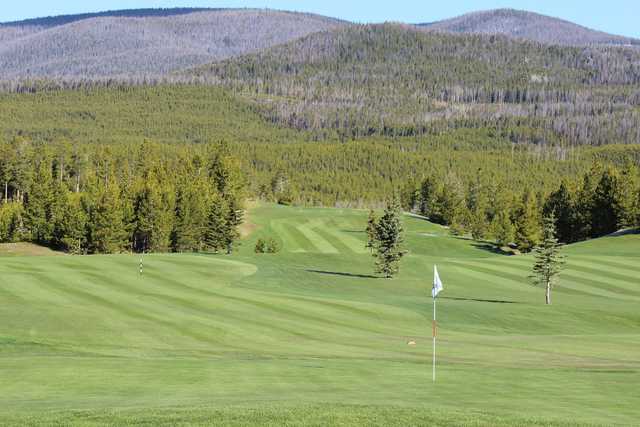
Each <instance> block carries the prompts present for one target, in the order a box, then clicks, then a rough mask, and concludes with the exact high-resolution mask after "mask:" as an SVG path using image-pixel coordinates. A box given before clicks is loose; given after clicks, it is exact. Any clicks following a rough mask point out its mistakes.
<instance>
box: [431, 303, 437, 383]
mask: <svg viewBox="0 0 640 427" xmlns="http://www.w3.org/2000/svg"><path fill="white" fill-rule="evenodd" d="M436 327H437V326H436V299H435V298H434V299H433V363H432V367H433V382H436Z"/></svg>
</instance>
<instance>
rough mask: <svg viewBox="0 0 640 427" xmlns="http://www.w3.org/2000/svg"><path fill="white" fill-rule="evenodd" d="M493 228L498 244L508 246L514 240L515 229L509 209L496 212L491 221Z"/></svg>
mask: <svg viewBox="0 0 640 427" xmlns="http://www.w3.org/2000/svg"><path fill="white" fill-rule="evenodd" d="M491 229H492V233H493V235H494V237H495V239H496V244H497V245H498V246H500V247H503V246H507V245H508V244H509V243H511V242H513V236H514V229H513V223H512V222H511V216H510V215H509V212H508V211H506V210H502V211H499V212H498V213H497V214H496V216H495V217H494V218H493V222H492V223H491Z"/></svg>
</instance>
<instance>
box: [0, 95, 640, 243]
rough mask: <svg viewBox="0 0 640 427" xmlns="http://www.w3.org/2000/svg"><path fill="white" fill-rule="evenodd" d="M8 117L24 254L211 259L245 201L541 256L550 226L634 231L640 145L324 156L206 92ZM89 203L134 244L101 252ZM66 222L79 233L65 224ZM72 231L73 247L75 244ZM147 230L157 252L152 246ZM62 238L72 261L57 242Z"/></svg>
mask: <svg viewBox="0 0 640 427" xmlns="http://www.w3.org/2000/svg"><path fill="white" fill-rule="evenodd" d="M0 102H1V103H2V105H3V108H4V111H5V112H6V114H5V120H4V121H2V122H0V183H1V184H2V189H3V190H4V191H3V194H2V196H3V200H4V201H5V203H1V205H2V206H1V207H0V240H3V241H15V240H21V239H25V238H26V239H30V240H34V241H36V242H40V243H46V244H50V245H53V246H57V247H62V248H66V249H67V250H71V251H74V252H77V251H80V252H99V251H119V250H126V249H128V250H131V249H135V250H144V248H147V249H149V250H155V251H164V250H187V249H185V248H190V249H191V250H198V249H203V248H207V247H214V248H215V247H216V246H207V245H210V243H207V240H205V239H206V238H207V237H206V235H205V234H204V230H207V229H209V228H208V225H207V224H208V221H209V220H210V218H209V217H208V216H207V215H208V213H210V211H209V209H214V208H215V209H217V210H216V211H215V212H217V214H216V215H215V216H213V217H212V218H211V220H212V221H213V218H218V217H220V218H223V222H222V226H224V224H226V221H228V219H226V218H228V217H227V214H225V213H224V212H227V213H229V214H231V213H232V212H238V211H241V209H238V210H236V209H232V210H228V209H229V208H228V207H229V206H240V205H241V200H242V199H243V198H244V197H245V196H248V197H253V198H258V199H262V200H267V201H273V202H278V203H281V204H296V205H312V206H339V207H376V206H381V205H382V204H383V203H384V201H385V199H386V198H388V197H389V196H390V195H392V194H394V192H395V193H396V194H398V195H399V196H400V199H401V202H402V205H403V208H404V209H405V210H409V211H413V212H417V213H420V214H421V215H424V216H426V217H428V218H429V219H430V220H431V221H433V222H437V223H440V224H444V225H447V226H449V227H450V229H451V230H452V231H453V232H454V233H457V234H461V235H472V236H473V237H475V238H477V239H491V240H495V241H498V242H500V243H501V244H506V243H511V242H516V244H517V245H518V247H519V248H520V249H522V250H528V249H530V248H531V245H532V244H534V243H535V242H536V241H537V240H536V239H537V238H538V236H539V231H540V229H539V224H540V220H541V218H542V217H543V215H545V214H546V213H548V212H550V211H554V212H555V213H556V215H557V217H558V229H559V236H560V237H561V239H562V240H563V241H574V240H582V239H586V238H589V237H594V236H600V235H603V234H608V233H610V232H613V231H616V230H617V229H618V228H620V227H629V226H636V225H640V224H639V222H640V215H639V214H638V213H639V212H640V176H639V175H640V173H639V170H638V164H640V146H638V145H636V144H632V145H606V146H603V147H570V148H561V147H552V146H542V145H533V144H513V143H511V141H510V140H509V139H507V138H504V137H502V136H500V135H497V134H496V133H495V131H494V130H493V129H490V128H481V129H451V130H448V131H446V132H442V133H440V134H438V135H420V136H418V135H414V136H404V137H401V136H395V137H381V136H370V137H363V138H360V139H358V140H346V141H343V140H341V139H340V138H338V137H337V136H333V137H328V138H327V139H325V140H322V141H318V140H317V138H316V135H315V134H314V133H313V132H308V131H299V130H295V129H291V128H288V127H279V126H277V125H275V124H273V123H270V122H268V121H266V120H264V119H263V118H262V117H261V116H260V115H259V114H257V113H256V111H255V107H252V106H251V105H249V104H247V102H246V101H242V100H239V99H237V98H236V97H234V96H233V95H232V94H231V93H229V92H228V91H225V90H222V89H220V88H216V87H212V86H191V85H178V86H175V85H174V86H155V87H133V88H131V87H113V88H93V89H86V88H85V89H83V90H62V91H43V92H37V93H23V94H2V95H0ZM216 159H225V160H224V161H223V162H221V161H220V160H216ZM211 171H214V172H211ZM218 179H224V180H225V182H227V179H229V180H230V181H229V182H233V183H234V184H233V185H232V188H233V191H231V192H230V193H229V192H225V191H222V190H220V188H221V187H219V184H218V181H217V180H218ZM561 183H562V185H561ZM185 189H190V190H189V191H191V193H188V194H190V195H191V196H188V198H186V199H185V198H183V197H187V196H186V195H183V193H182V192H183V191H186V190H185ZM107 190H109V191H111V193H107ZM115 194H117V196H115ZM229 194H232V195H233V196H229ZM225 195H226V196H225ZM105 197H106V199H105ZM109 197H110V198H109ZM229 197H231V198H229ZM116 199H117V200H118V201H117V202H116ZM101 200H102V201H101ZM212 201H218V202H220V204H212V203H213V202H212ZM60 203H61V204H62V205H59V204H60ZM96 203H98V204H99V203H103V205H99V206H103V208H102V209H103V211H100V212H103V213H105V214H106V212H111V210H113V211H114V212H115V214H114V216H110V217H109V218H110V219H109V221H116V223H117V224H123V225H122V226H123V227H124V229H125V230H127V232H126V233H121V234H117V236H116V237H117V239H116V242H117V243H115V244H113V245H111V244H109V246H98V245H97V244H96V243H92V242H94V241H95V240H92V239H95V237H93V236H95V235H96V234H95V232H94V231H93V228H92V227H95V226H96V225H95V224H98V225H97V226H99V227H101V226H103V225H100V224H105V222H104V221H106V220H104V221H103V219H102V217H100V216H95V215H96V210H95V209H94V207H93V206H95V204H96ZM181 203H187V206H191V207H190V208H189V209H187V210H184V209H183V208H181V207H180V206H181ZM111 204H113V206H112V205H111ZM104 206H109V208H107V207H104ZM136 209H137V211H136ZM60 212H75V213H76V214H77V217H73V218H75V219H73V220H72V219H71V218H67V217H65V216H62V218H63V219H60V217H59V213H60ZM136 212H138V213H137V214H136ZM183 212H188V213H189V215H190V216H195V218H196V219H193V220H192V221H194V223H195V224H196V225H195V226H194V227H195V230H200V231H195V232H194V231H189V233H188V237H186V238H185V239H187V240H188V241H190V242H195V243H190V244H189V245H186V244H184V245H183V244H182V243H179V242H180V241H181V240H180V239H178V236H180V235H181V234H182V232H180V231H179V230H180V229H176V227H177V226H178V224H179V223H180V222H179V221H181V219H180V218H181V215H186V213H183ZM65 215H66V214H65ZM92 215H94V216H92ZM136 215H139V216H136ZM140 215H141V216H140ZM33 218H38V219H37V220H35V219H33ZM114 218H115V219H114ZM136 218H138V219H136ZM236 218H240V214H238V216H237V217H236ZM68 221H70V222H68ZM74 221H75V222H74ZM109 221H107V222H106V224H110V223H111V222H109ZM69 223H70V224H72V225H73V224H75V225H73V227H79V228H75V229H73V228H71V230H76V232H77V233H78V234H68V233H70V231H69V230H70V229H68V228H65V227H71V226H69V225H66V224H69ZM149 224H152V225H149ZM218 225H220V224H218ZM145 227H146V228H145ZM216 227H217V226H216ZM225 227H226V226H224V227H223V228H222V229H223V230H233V227H231V228H225ZM109 229H111V228H109ZM189 229H190V230H192V229H191V228H189ZM214 229H218V228H214ZM78 230H80V231H78ZM135 230H146V231H144V232H136V231H135ZM149 230H152V231H153V233H152V234H151V235H152V236H155V237H153V238H151V237H149V238H148V239H149V240H148V243H146V242H147V240H145V239H146V237H145V236H147V235H148V233H150V232H151V231H149ZM68 235H72V236H76V237H74V238H77V239H80V240H79V241H80V242H81V243H79V244H78V245H79V246H77V247H74V246H68V245H69V242H68V241H67V240H63V239H64V237H60V236H68ZM98 235H100V234H98ZM158 236H162V237H158ZM194 236H195V237H194ZM218 237H219V236H218ZM218 237H211V236H209V237H208V239H209V242H211V241H213V242H215V241H220V240H216V239H218ZM156 238H157V239H159V240H154V239H156ZM212 239H213V240H212ZM74 241H77V240H74ZM223 241H224V240H223ZM65 242H66V243H65ZM158 242H160V243H158ZM147 244H148V245H149V246H147ZM223 249H224V248H220V250H223Z"/></svg>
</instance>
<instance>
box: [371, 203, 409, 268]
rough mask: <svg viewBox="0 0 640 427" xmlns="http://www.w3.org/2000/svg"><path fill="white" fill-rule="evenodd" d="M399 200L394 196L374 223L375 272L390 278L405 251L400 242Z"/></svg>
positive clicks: (402, 232) (401, 233) (402, 236)
mask: <svg viewBox="0 0 640 427" xmlns="http://www.w3.org/2000/svg"><path fill="white" fill-rule="evenodd" d="M400 215H401V211H400V202H399V201H398V199H397V197H394V198H393V200H392V201H391V202H389V204H387V207H386V209H385V210H384V215H382V217H381V218H380V220H379V221H378V222H377V223H376V228H375V246H374V256H375V257H376V258H377V261H376V273H380V274H383V275H384V277H386V278H388V279H390V278H392V277H393V276H394V275H395V274H396V273H398V270H399V268H400V267H399V264H400V260H401V259H402V257H403V256H404V254H405V253H406V251H405V250H404V249H403V247H402V244H403V242H404V230H403V228H402V221H401V219H400Z"/></svg>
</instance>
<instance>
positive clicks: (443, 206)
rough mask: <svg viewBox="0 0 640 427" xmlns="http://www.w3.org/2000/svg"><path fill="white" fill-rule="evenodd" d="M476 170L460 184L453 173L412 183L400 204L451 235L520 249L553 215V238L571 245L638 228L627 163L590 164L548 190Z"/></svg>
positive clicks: (638, 194)
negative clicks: (517, 185)
mask: <svg viewBox="0 0 640 427" xmlns="http://www.w3.org/2000/svg"><path fill="white" fill-rule="evenodd" d="M503 184H504V183H503V182H500V181H496V180H494V179H493V178H492V176H491V174H490V173H488V171H485V170H483V169H478V170H477V171H476V174H475V178H474V179H471V180H469V181H467V182H466V183H465V182H463V181H462V180H461V179H460V178H459V177H458V175H457V174H456V173H455V172H454V171H449V172H447V173H446V174H445V175H444V176H440V177H437V176H430V177H427V178H425V179H424V180H422V182H420V183H419V185H418V186H416V185H415V183H413V182H410V183H408V184H407V185H406V186H405V189H404V191H403V193H402V194H403V205H404V208H405V209H407V210H412V211H414V212H418V213H420V214H421V215H423V216H425V217H427V218H429V220H431V221H432V222H435V223H438V224H442V225H445V226H449V227H450V229H451V231H452V232H453V233H454V234H459V235H463V234H470V235H471V236H472V237H473V238H474V239H476V240H486V239H489V240H493V241H495V242H496V243H497V244H498V245H500V246H507V245H510V244H515V246H516V247H517V248H518V249H519V250H520V251H523V252H529V251H531V250H532V249H533V248H534V247H536V246H537V245H538V244H539V243H540V242H541V239H542V236H543V224H544V221H543V219H544V218H548V217H553V218H554V220H553V221H554V226H555V232H556V234H557V238H558V240H559V241H560V242H562V243H573V242H577V241H581V240H586V239H590V238H595V237H601V236H605V235H608V234H611V233H614V232H616V231H618V230H620V229H624V228H630V227H640V174H639V173H638V168H637V167H636V166H634V165H633V164H631V163H627V164H626V165H625V166H623V167H622V168H617V167H615V166H612V165H608V166H603V165H602V164H600V163H594V164H593V165H592V167H591V168H590V169H589V170H588V171H587V172H585V173H584V174H583V175H582V176H579V177H577V178H573V179H571V178H564V179H562V180H561V182H560V183H559V184H557V186H556V187H555V188H552V190H551V191H545V190H544V189H543V188H541V187H540V186H538V187H534V186H533V183H529V185H527V186H524V187H523V188H522V189H520V190H518V189H516V188H513V187H510V186H507V185H503Z"/></svg>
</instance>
